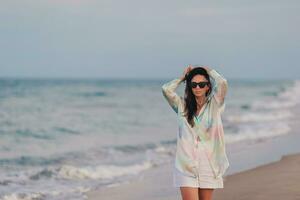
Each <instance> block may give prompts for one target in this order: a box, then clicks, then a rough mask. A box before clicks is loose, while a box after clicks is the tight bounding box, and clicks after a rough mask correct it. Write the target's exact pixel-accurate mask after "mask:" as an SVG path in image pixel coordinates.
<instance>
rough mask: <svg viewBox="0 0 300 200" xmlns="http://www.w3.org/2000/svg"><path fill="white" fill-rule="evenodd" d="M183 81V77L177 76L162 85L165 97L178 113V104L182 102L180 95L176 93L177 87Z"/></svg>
mask: <svg viewBox="0 0 300 200" xmlns="http://www.w3.org/2000/svg"><path fill="white" fill-rule="evenodd" d="M182 81H183V80H182V78H176V79H173V80H171V81H169V82H167V83H165V84H163V86H162V93H163V95H164V97H165V98H166V99H167V101H168V103H169V104H170V106H171V107H172V109H173V110H174V111H175V112H176V113H178V105H179V103H180V96H179V95H178V94H177V93H176V88H177V87H178V86H179V85H180V83H181V82H182Z"/></svg>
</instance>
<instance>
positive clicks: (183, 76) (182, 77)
mask: <svg viewBox="0 0 300 200" xmlns="http://www.w3.org/2000/svg"><path fill="white" fill-rule="evenodd" d="M192 69H193V66H192V65H191V64H189V65H188V66H187V67H186V68H185V69H184V71H183V74H182V76H181V77H180V79H181V80H182V81H185V75H187V74H188V73H189V72H190V71H191V70H192Z"/></svg>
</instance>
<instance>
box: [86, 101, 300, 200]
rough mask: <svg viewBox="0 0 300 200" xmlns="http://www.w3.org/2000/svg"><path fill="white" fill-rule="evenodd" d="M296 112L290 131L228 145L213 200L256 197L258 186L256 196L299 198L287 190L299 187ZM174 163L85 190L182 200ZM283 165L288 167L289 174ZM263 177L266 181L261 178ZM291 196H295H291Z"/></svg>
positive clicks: (119, 199) (125, 199)
mask: <svg viewBox="0 0 300 200" xmlns="http://www.w3.org/2000/svg"><path fill="white" fill-rule="evenodd" d="M293 112H294V115H295V117H294V118H293V120H291V121H290V122H289V126H290V127H291V131H290V132H289V133H288V134H285V135H279V136H274V137H271V138H266V139H259V140H256V141H251V140H245V141H240V142H238V143H232V144H228V145H227V146H226V151H227V155H228V159H229V163H230V166H229V168H228V170H227V171H226V173H225V175H224V188H222V189H216V190H215V191H214V196H215V197H214V200H218V199H223V200H226V199H228V200H229V199H230V200H234V199H238V200H248V199H249V200H250V199H253V191H256V189H257V191H259V192H258V193H257V195H260V196H257V198H255V199H256V200H259V199H264V200H268V199H276V198H268V197H269V196H268V195H270V196H271V195H272V194H271V193H272V192H274V191H275V190H276V192H277V193H276V194H277V196H278V197H279V196H280V195H281V193H280V192H282V194H286V195H287V198H285V196H284V198H283V196H280V197H282V198H279V199H289V196H294V197H295V195H299V198H298V199H300V194H299V192H297V191H294V190H293V191H290V193H291V194H287V193H288V191H289V188H294V187H297V188H300V179H299V177H300V145H299V141H300V133H299V131H298V130H299V129H300V125H298V124H297V119H298V117H297V116H299V114H300V109H299V107H298V106H296V107H295V109H294V110H293ZM225 137H226V136H225ZM172 165H173V162H169V163H166V164H164V165H161V166H158V167H154V168H152V169H148V170H146V171H143V172H141V174H139V175H138V176H136V177H133V178H131V179H130V181H128V182H125V183H121V184H120V185H114V186H112V187H105V188H95V189H93V190H90V191H88V192H86V193H85V195H86V197H87V198H86V199H88V200H100V199H101V200H109V199H113V200H140V199H145V200H176V199H178V200H181V196H180V190H179V188H175V187H174V186H173V184H172V182H173V177H172V176H173V174H172V167H173V166H172ZM297 165H298V166H297ZM297 167H298V168H297ZM282 169H287V170H286V174H285V171H284V170H282ZM291 170H292V171H294V173H292V172H291ZM295 174H297V175H298V176H295ZM285 175H286V176H285ZM262 178H264V180H265V181H263V182H262V181H261V179H262ZM258 179H259V181H258ZM248 180H251V182H248ZM275 180H276V182H275ZM292 183H293V184H294V185H292V186H291V187H286V184H292ZM264 184H267V186H265V185H264ZM278 187H280V190H278ZM260 188H266V190H262V189H260ZM270 188H272V190H271V189H270ZM299 191H300V190H299ZM234 195H235V196H234ZM238 195H242V196H243V197H241V196H238ZM264 195H265V196H264ZM277 196H276V197H277ZM237 197H238V198H237ZM263 197H265V198H263ZM297 197H298V196H297ZM290 199H291V200H292V199H293V200H295V198H292V197H291V198H290Z"/></svg>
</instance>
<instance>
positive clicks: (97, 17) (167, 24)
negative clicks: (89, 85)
mask: <svg viewBox="0 0 300 200" xmlns="http://www.w3.org/2000/svg"><path fill="white" fill-rule="evenodd" d="M299 10H300V1H299V0H286V1H282V0H268V1H264V0H251V1H250V0H249V1H240V0H235V1H230V0H229V1H228V0H227V1H221V0H220V1H212V0H209V1H199V0H190V1H183V0H150V1H149V0H148V1H143V0H119V1H116V0H21V1H20V0H1V3H0V19H1V23H0V45H1V48H0V71H1V75H0V76H1V77H71V78H74V77H84V78H85V77H93V78H109V77H116V78H119V77H122V78H172V77H176V76H180V75H181V74H182V72H183V69H184V67H185V66H186V65H187V64H199V65H208V66H211V68H215V69H217V70H218V71H219V72H221V73H222V74H223V75H224V76H226V77H227V78H276V79H277V78H289V79H295V78H300V36H299V35H300V26H299V24H300V15H299Z"/></svg>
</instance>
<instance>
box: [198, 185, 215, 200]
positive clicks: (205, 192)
mask: <svg viewBox="0 0 300 200" xmlns="http://www.w3.org/2000/svg"><path fill="white" fill-rule="evenodd" d="M198 189H199V190H198V191H199V200H212V196H213V191H214V189H210V188H198Z"/></svg>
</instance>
